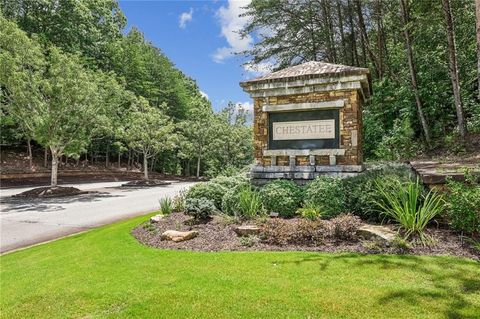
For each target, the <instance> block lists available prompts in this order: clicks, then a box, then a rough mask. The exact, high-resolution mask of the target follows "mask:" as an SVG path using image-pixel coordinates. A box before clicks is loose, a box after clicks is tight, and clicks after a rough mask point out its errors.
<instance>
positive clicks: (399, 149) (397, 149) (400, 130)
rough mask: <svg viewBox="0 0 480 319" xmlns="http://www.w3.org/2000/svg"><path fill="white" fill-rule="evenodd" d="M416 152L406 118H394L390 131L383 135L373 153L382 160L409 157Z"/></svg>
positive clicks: (410, 128)
mask: <svg viewBox="0 0 480 319" xmlns="http://www.w3.org/2000/svg"><path fill="white" fill-rule="evenodd" d="M416 153H417V150H416V145H415V143H414V131H413V129H412V127H411V124H410V121H409V119H408V118H405V119H403V120H401V119H396V120H395V121H394V123H393V129H392V130H391V131H390V133H388V134H386V135H384V136H383V138H382V140H381V141H380V144H379V145H378V146H377V149H376V150H375V155H376V157H377V158H379V159H383V160H400V159H405V158H411V157H412V156H414V155H415V154H416Z"/></svg>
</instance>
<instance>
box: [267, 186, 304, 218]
mask: <svg viewBox="0 0 480 319" xmlns="http://www.w3.org/2000/svg"><path fill="white" fill-rule="evenodd" d="M260 197H261V199H262V203H263V206H264V207H265V209H266V210H267V212H276V213H279V215H280V216H282V217H287V218H288V217H293V216H295V213H296V211H297V208H298V207H300V205H301V203H302V199H303V192H302V189H301V188H300V187H299V186H298V185H296V184H295V183H294V182H293V181H287V180H275V181H272V182H270V183H268V184H266V185H265V186H263V187H262V188H261V189H260Z"/></svg>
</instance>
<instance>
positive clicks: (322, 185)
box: [305, 176, 345, 218]
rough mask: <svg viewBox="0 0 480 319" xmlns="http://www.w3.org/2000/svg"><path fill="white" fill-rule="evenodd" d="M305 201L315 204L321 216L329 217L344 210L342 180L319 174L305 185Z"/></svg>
mask: <svg viewBox="0 0 480 319" xmlns="http://www.w3.org/2000/svg"><path fill="white" fill-rule="evenodd" d="M305 202H307V203H310V204H312V205H315V206H316V207H318V208H319V209H320V210H321V211H322V215H323V217H327V218H331V217H335V216H337V215H338V214H340V213H342V212H344V211H345V190H344V188H343V184H342V180H341V179H339V178H332V177H327V176H320V177H317V178H316V179H314V180H313V181H311V182H310V183H309V184H308V185H307V189H306V191H305Z"/></svg>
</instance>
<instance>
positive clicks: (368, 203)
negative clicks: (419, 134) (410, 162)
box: [343, 165, 412, 222]
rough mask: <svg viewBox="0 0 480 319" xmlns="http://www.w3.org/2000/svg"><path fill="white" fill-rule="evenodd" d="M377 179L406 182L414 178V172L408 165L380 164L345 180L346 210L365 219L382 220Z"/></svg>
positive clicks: (385, 181)
mask: <svg viewBox="0 0 480 319" xmlns="http://www.w3.org/2000/svg"><path fill="white" fill-rule="evenodd" d="M377 180H381V181H382V182H383V183H388V184H390V183H392V184H395V183H397V182H400V183H406V182H408V181H411V180H412V173H411V170H410V168H409V167H408V166H406V165H378V166H376V167H372V168H369V169H368V170H367V171H366V172H364V173H362V174H360V175H357V176H355V177H350V178H346V179H344V180H343V186H344V189H345V194H348V195H347V196H346V209H345V211H348V212H351V213H353V214H355V215H357V216H359V217H360V218H362V219H363V220H368V221H373V222H380V221H382V218H383V217H384V216H381V214H380V213H379V211H378V207H377V204H376V202H377V201H379V200H381V199H382V197H381V194H380V193H379V192H378V189H377Z"/></svg>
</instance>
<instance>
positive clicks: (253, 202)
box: [238, 187, 263, 219]
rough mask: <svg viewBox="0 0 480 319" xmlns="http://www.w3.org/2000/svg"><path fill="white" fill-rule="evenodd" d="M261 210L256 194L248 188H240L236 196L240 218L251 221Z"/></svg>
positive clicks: (258, 197)
mask: <svg viewBox="0 0 480 319" xmlns="http://www.w3.org/2000/svg"><path fill="white" fill-rule="evenodd" d="M262 210H263V207H262V200H261V198H260V195H259V194H258V192H257V191H255V190H252V189H251V188H250V187H244V188H242V189H241V190H240V193H239V196H238V211H239V213H240V214H241V215H242V217H245V218H247V219H252V218H254V217H256V216H258V215H259V213H261V212H262Z"/></svg>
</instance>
